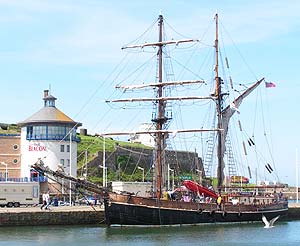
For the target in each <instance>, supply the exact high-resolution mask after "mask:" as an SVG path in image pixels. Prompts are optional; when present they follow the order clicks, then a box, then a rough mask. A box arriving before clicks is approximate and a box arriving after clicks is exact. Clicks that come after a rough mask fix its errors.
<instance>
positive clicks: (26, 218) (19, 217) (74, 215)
mask: <svg viewBox="0 0 300 246" xmlns="http://www.w3.org/2000/svg"><path fill="white" fill-rule="evenodd" d="M103 222H104V213H103V211H59V212H57V211H53V212H52V211H44V210H43V211H38V212H32V211H28V212H24V211H23V212H15V211H12V212H9V209H8V210H7V212H5V213H2V212H1V211H0V226H24V225H26V226H29V225H31V226H43V225H81V224H82V225H87V224H100V223H103Z"/></svg>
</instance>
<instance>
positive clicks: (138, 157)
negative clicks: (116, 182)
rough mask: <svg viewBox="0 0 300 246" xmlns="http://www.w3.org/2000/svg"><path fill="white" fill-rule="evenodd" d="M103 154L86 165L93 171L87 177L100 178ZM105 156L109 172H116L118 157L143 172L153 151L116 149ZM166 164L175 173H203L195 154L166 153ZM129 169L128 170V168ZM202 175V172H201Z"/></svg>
mask: <svg viewBox="0 0 300 246" xmlns="http://www.w3.org/2000/svg"><path fill="white" fill-rule="evenodd" d="M102 154H103V153H102V152H101V151H99V152H98V156H97V157H96V158H95V159H94V160H93V161H91V162H90V163H89V164H88V171H89V172H90V170H93V173H88V175H95V176H101V174H102V169H101V168H99V165H102V162H103V155H102ZM105 155H106V166H107V167H108V168H109V169H110V170H114V171H116V170H117V169H118V166H117V158H118V156H128V157H129V158H130V163H131V165H133V168H134V167H135V166H140V167H143V168H145V172H146V171H147V170H149V168H151V165H152V164H153V150H152V149H140V148H130V149H129V148H123V147H118V146H117V149H116V150H115V151H114V152H107V153H105ZM166 163H169V164H170V168H171V169H174V170H175V172H176V173H177V174H178V173H182V172H195V170H196V169H199V170H202V171H203V165H202V161H201V158H199V157H198V154H197V153H195V152H187V151H171V150H170V151H166ZM129 169H130V168H129ZM203 173H204V172H203Z"/></svg>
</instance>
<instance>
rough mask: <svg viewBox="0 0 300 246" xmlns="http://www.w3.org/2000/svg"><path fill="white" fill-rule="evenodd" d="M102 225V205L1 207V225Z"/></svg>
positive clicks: (292, 215)
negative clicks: (48, 208) (42, 208)
mask: <svg viewBox="0 0 300 246" xmlns="http://www.w3.org/2000/svg"><path fill="white" fill-rule="evenodd" d="M283 220H284V221H291V220H300V203H290V204H289V212H288V215H287V217H285V218H283ZM89 224H93V225H97V224H98V225H101V224H104V208H103V207H100V206H94V207H92V206H58V207H50V210H41V209H40V206H36V207H20V208H0V226H43V225H89Z"/></svg>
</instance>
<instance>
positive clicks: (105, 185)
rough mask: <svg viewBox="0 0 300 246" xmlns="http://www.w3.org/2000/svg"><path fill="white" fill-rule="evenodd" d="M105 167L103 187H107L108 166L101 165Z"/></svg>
mask: <svg viewBox="0 0 300 246" xmlns="http://www.w3.org/2000/svg"><path fill="white" fill-rule="evenodd" d="M99 167H101V168H102V169H103V187H107V167H105V166H102V165H99Z"/></svg>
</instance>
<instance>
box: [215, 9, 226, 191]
mask: <svg viewBox="0 0 300 246" xmlns="http://www.w3.org/2000/svg"><path fill="white" fill-rule="evenodd" d="M215 20H216V39H215V52H216V66H215V81H216V91H215V96H216V98H217V99H216V107H217V117H218V124H217V128H218V129H222V94H221V93H222V91H221V78H220V77H219V37H218V34H219V33H218V32H219V29H218V25H219V23H218V14H216V15H215ZM217 136H218V147H217V159H218V169H217V178H218V189H219V192H220V190H221V188H220V187H221V186H222V184H223V168H222V165H223V160H222V159H223V157H222V148H224V146H222V145H223V143H222V131H218V133H217Z"/></svg>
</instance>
